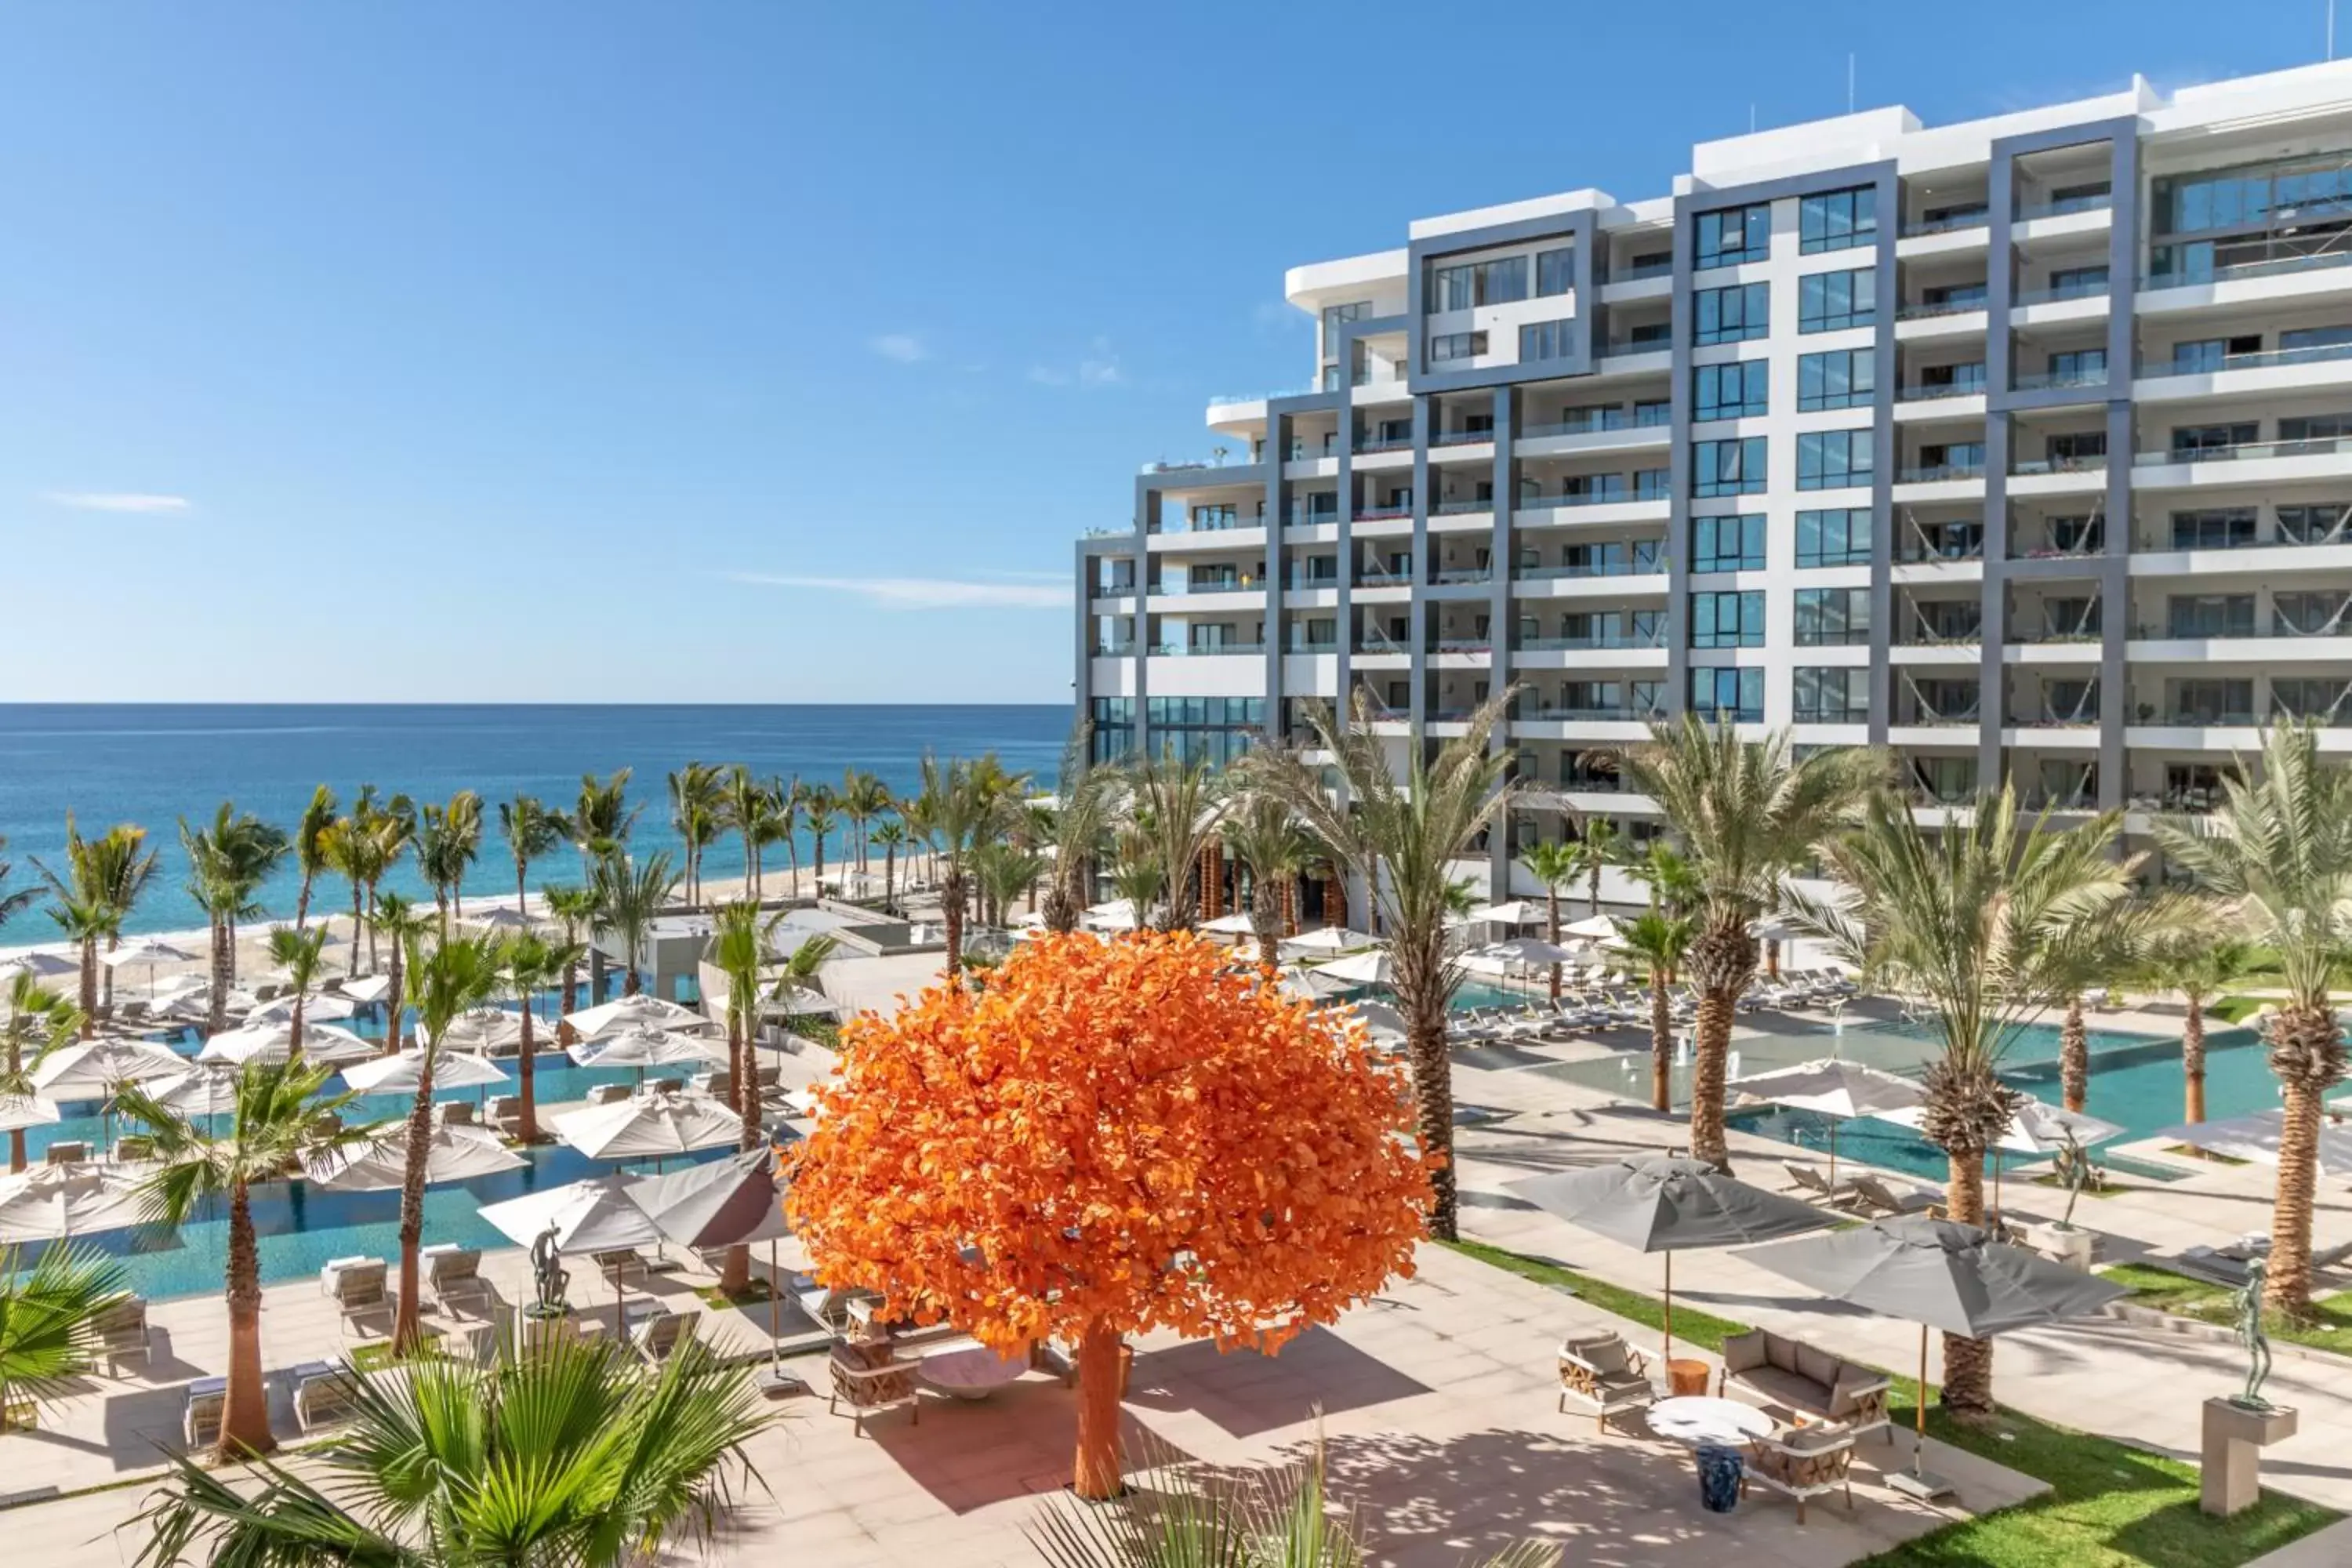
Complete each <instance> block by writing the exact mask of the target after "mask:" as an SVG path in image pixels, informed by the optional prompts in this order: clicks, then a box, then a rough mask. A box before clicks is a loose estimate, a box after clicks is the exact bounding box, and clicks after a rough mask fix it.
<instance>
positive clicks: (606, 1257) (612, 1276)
mask: <svg viewBox="0 0 2352 1568" xmlns="http://www.w3.org/2000/svg"><path fill="white" fill-rule="evenodd" d="M589 1257H590V1258H591V1260H592V1261H593V1262H594V1263H595V1265H596V1270H597V1272H598V1273H600V1274H602V1275H604V1283H606V1284H607V1285H610V1286H611V1287H612V1288H613V1289H615V1290H620V1289H626V1288H627V1287H629V1286H631V1285H642V1284H644V1283H645V1280H646V1259H645V1255H644V1254H643V1253H641V1252H639V1251H638V1250H637V1249H636V1248H635V1247H614V1248H613V1249H612V1250H611V1251H609V1252H595V1253H591V1254H589Z"/></svg>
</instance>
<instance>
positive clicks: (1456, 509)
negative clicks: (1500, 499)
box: [1430, 496, 1495, 517]
mask: <svg viewBox="0 0 2352 1568" xmlns="http://www.w3.org/2000/svg"><path fill="white" fill-rule="evenodd" d="M1492 510H1495V498H1494V497H1492V496H1486V497H1476V496H1474V497H1471V498H1469V499H1468V500H1459V499H1457V500H1442V501H1439V502H1438V503H1437V505H1436V507H1435V508H1434V509H1433V510H1432V511H1431V512H1430V515H1431V516H1432V517H1468V516H1470V515H1471V514H1472V513H1474V512H1481V511H1492Z"/></svg>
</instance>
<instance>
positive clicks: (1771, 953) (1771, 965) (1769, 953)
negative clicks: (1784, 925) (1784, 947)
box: [1764, 936, 1780, 980]
mask: <svg viewBox="0 0 2352 1568" xmlns="http://www.w3.org/2000/svg"><path fill="white" fill-rule="evenodd" d="M1764 978H1765V979H1767V980H1778V979H1780V938H1779V937H1777V936H1776V937H1774V938H1773V939H1772V940H1771V941H1769V942H1766V943H1765V944H1764Z"/></svg>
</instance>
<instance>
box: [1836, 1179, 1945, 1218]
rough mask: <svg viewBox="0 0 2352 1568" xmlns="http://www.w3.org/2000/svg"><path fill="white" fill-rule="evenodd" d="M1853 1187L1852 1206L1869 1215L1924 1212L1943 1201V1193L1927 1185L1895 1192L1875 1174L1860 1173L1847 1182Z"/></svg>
mask: <svg viewBox="0 0 2352 1568" xmlns="http://www.w3.org/2000/svg"><path fill="white" fill-rule="evenodd" d="M1847 1185H1849V1186H1850V1187H1852V1188H1853V1207H1854V1208H1856V1209H1857V1210H1860V1211H1862V1212H1864V1213H1866V1214H1871V1215H1906V1214H1924V1213H1925V1212H1927V1210H1928V1209H1930V1208H1933V1207H1935V1206H1936V1205H1938V1204H1940V1203H1942V1202H1943V1201H1944V1194H1941V1193H1938V1192H1936V1191H1933V1190H1932V1189H1930V1188H1927V1187H1914V1188H1912V1189H1911V1190H1910V1191H1909V1192H1907V1193H1901V1194H1898V1193H1896V1192H1895V1190H1894V1189H1893V1188H1891V1187H1889V1186H1888V1185H1887V1184H1885V1182H1882V1181H1880V1180H1879V1179H1878V1178H1877V1177H1876V1176H1871V1175H1861V1176H1856V1177H1854V1178H1853V1180H1852V1181H1851V1182H1849V1183H1848V1184H1847Z"/></svg>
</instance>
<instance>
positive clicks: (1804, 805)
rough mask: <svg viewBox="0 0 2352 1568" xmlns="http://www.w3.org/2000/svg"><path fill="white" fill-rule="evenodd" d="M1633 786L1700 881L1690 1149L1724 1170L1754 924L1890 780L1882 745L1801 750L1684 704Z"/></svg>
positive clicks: (1635, 760) (1653, 744) (1641, 755)
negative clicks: (1726, 1104) (1728, 1091)
mask: <svg viewBox="0 0 2352 1568" xmlns="http://www.w3.org/2000/svg"><path fill="white" fill-rule="evenodd" d="M1625 771H1626V772H1627V773H1628V774H1629V775H1631V777H1632V779H1633V784H1634V786H1635V787H1636V788H1637V789H1639V790H1641V791H1642V792H1643V793H1644V794H1646V795H1649V796H1650V797H1651V798H1652V799H1653V800H1654V801H1656V802H1657V803H1658V809H1659V810H1660V811H1662V812H1663V813H1664V815H1665V818H1666V822H1667V824H1668V826H1670V827H1672V828H1673V830H1674V833H1675V837H1677V838H1678V839H1680V840H1681V850H1682V853H1683V854H1684V855H1685V857H1687V858H1688V859H1689V861H1690V864H1691V868H1692V870H1693V871H1695V872H1696V874H1697V877H1698V881H1699V888H1700V892H1699V917H1698V932H1697V934H1696V936H1694V937H1693V938H1692V939H1691V946H1690V973H1691V978H1692V981H1693V983H1694V984H1696V986H1697V987H1698V993H1699V1002H1698V1026H1697V1028H1696V1031H1695V1033H1696V1049H1695V1052H1694V1058H1695V1059H1694V1060H1693V1062H1692V1064H1691V1157H1692V1158H1693V1159H1695V1160H1704V1161H1706V1163H1709V1164H1712V1165H1715V1166H1717V1167H1718V1168H1720V1169H1723V1170H1726V1171H1728V1170H1729V1169H1730V1168H1731V1156H1730V1151H1729V1149H1728V1148H1727V1145H1726V1143H1725V1141H1724V1131H1723V1093H1724V1089H1723V1085H1724V1068H1725V1063H1726V1061H1727V1059H1728V1058H1729V1055H1730V1051H1731V1016H1732V1005H1733V1004H1734V1003H1736V1002H1737V1001H1738V999H1739V994H1740V993H1741V992H1743V991H1745V990H1747V989H1748V982H1749V981H1751V980H1753V979H1754V978H1755V977H1756V957H1757V944H1756V938H1755V936H1754V935H1753V934H1752V933H1751V932H1750V931H1749V930H1748V928H1749V926H1750V925H1752V924H1753V923H1754V922H1755V921H1756V920H1757V919H1758V917H1759V916H1760V915H1762V914H1763V913H1764V911H1765V910H1768V909H1770V908H1772V907H1773V905H1774V904H1775V903H1776V902H1777V901H1778V900H1779V897H1780V886H1781V883H1782V881H1783V880H1784V879H1786V878H1787V877H1788V876H1789V874H1790V872H1792V871H1795V870H1796V869H1798V868H1800V867H1802V866H1804V865H1805V864H1807V863H1808V862H1810V861H1811V859H1812V858H1813V852H1814V850H1815V848H1816V847H1818V846H1819V845H1820V844H1821V842H1822V840H1823V839H1824V838H1826V837H1829V835H1830V834H1831V833H1832V832H1833V831H1834V830H1836V829H1837V828H1838V827H1840V826H1843V825H1844V824H1845V823H1847V822H1848V821H1850V820H1851V819H1852V818H1853V814H1854V812H1855V810H1856V809H1857V808H1858V807H1859V806H1860V805H1862V803H1863V802H1864V800H1865V799H1866V798H1867V797H1868V796H1869V795H1870V793H1871V791H1872V790H1873V789H1874V787H1876V785H1877V784H1879V782H1880V781H1881V780H1882V779H1884V777H1885V773H1886V762H1885V757H1884V756H1883V755H1881V754H1880V753H1879V752H1875V751H1870V750H1866V749H1854V750H1844V749H1833V750H1827V751H1820V752H1814V753H1812V754H1811V756H1808V757H1806V758H1804V759H1802V760H1801V761H1800V760H1798V759H1797V758H1796V756H1795V754H1794V752H1793V750H1792V749H1791V747H1790V743H1789V736H1788V732H1787V731H1780V732H1778V733H1776V734H1774V735H1772V736H1771V737H1770V738H1769V739H1767V740H1764V741H1761V742H1748V741H1742V740H1741V739H1739V736H1738V732H1737V731H1735V730H1734V729H1733V728H1732V726H1730V725H1729V724H1709V723H1707V722H1706V721H1703V720H1701V719H1700V718H1699V717H1698V716H1697V715H1696V714H1690V713H1685V714H1684V715H1683V716H1682V717H1681V719H1679V720H1678V721H1675V722H1672V723H1659V724H1654V725H1652V726H1651V730H1650V741H1649V743H1648V744H1646V745H1643V746H1641V747H1638V748H1636V749H1635V750H1634V751H1633V752H1632V753H1630V754H1629V755H1628V756H1627V757H1626V759H1625Z"/></svg>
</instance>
